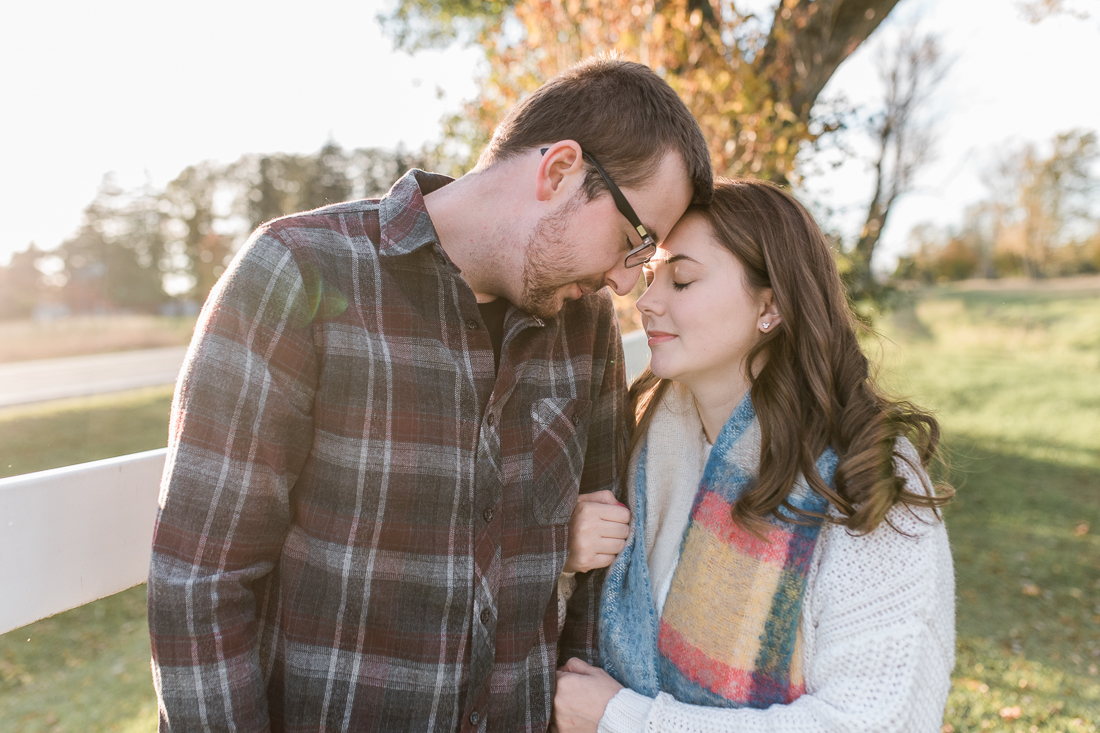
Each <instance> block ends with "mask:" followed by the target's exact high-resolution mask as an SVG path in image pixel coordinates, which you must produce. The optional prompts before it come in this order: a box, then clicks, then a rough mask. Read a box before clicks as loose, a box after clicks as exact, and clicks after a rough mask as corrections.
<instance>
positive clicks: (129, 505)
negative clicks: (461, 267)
mask: <svg viewBox="0 0 1100 733" xmlns="http://www.w3.org/2000/svg"><path fill="white" fill-rule="evenodd" d="M623 351H624V353H625V354H626V371H627V375H628V377H629V378H631V379H632V378H633V377H635V376H636V375H637V374H638V373H639V372H641V371H642V369H644V368H645V365H646V363H648V361H649V347H648V346H647V345H646V341H645V335H644V334H643V333H642V332H641V331H636V332H633V333H629V334H627V335H626V336H624V337H623ZM166 454H167V451H166V450H165V449H164V448H160V449H158V450H151V451H146V452H144V453H134V454H133V455H129V456H121V457H119V458H108V459H106V460H102V461H93V462H91V463H81V464H78V465H75V466H66V467H64V468H55V469H52V470H49V471H40V472H38V473H29V474H24V475H22V476H13V477H11V478H5V479H0V634H2V633H4V632H7V631H11V630H12V629H17V628H19V627H20V626H25V625H26V624H29V623H31V622H33V621H37V620H38V619H41V618H45V617H47V616H52V615H54V614H55V613H60V612H62V611H67V610H68V609H70V608H76V607H77V606H82V605H84V604H85V603H91V602H92V601H95V600H98V599H100V598H103V597H105V596H109V595H111V594H113V593H118V592H119V591H122V590H126V589H127V588H130V587H132V586H135V585H138V584H139V583H144V582H145V578H146V575H147V573H148V570H149V554H150V549H151V545H152V539H153V520H154V519H155V518H156V513H157V497H158V495H159V493H160V477H161V474H162V473H163V471H164V460H165V455H166Z"/></svg>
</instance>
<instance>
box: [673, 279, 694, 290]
mask: <svg viewBox="0 0 1100 733" xmlns="http://www.w3.org/2000/svg"><path fill="white" fill-rule="evenodd" d="M688 285H691V282H686V283H681V282H676V281H675V280H673V281H672V289H673V290H676V291H680V290H685V289H687V286H688Z"/></svg>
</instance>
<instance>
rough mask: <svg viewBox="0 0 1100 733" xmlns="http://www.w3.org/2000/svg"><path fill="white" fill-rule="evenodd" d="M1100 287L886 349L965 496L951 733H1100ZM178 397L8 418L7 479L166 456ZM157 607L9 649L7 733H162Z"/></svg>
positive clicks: (936, 294)
mask: <svg viewBox="0 0 1100 733" xmlns="http://www.w3.org/2000/svg"><path fill="white" fill-rule="evenodd" d="M1090 287H1091V289H1084V288H1083V289H1081V290H1078V291H1074V290H1072V289H1069V290H1062V291H1056V292H1051V291H1028V290H1020V291H979V290H965V289H952V288H938V289H935V290H932V291H930V292H928V293H926V294H925V295H924V297H923V299H922V300H921V302H920V303H919V305H918V307H917V309H916V313H915V315H916V316H917V317H918V318H919V321H920V323H921V324H923V326H924V327H925V328H926V332H923V333H922V331H921V329H919V328H914V327H913V326H914V323H913V319H912V316H913V314H909V317H908V318H905V317H898V318H892V319H888V320H886V321H885V322H884V323H883V324H882V327H883V331H884V333H885V335H886V337H887V339H886V340H885V341H883V343H882V345H881V347H874V348H875V349H876V350H880V351H881V359H882V363H883V367H882V378H883V379H884V380H885V381H887V382H888V383H889V384H891V385H892V386H893V387H894V388H895V389H896V390H897V391H899V392H902V393H904V394H906V395H909V396H912V397H913V398H914V399H916V400H917V401H918V402H920V403H921V404H924V405H926V406H928V407H931V408H934V409H935V410H936V411H937V413H938V415H939V417H940V419H941V420H942V422H943V425H944V432H945V445H946V448H947V451H948V454H949V458H950V460H951V462H952V466H953V474H952V481H953V483H955V485H956V486H957V487H958V489H959V494H958V498H957V500H956V501H955V502H954V503H953V504H952V505H951V506H950V507H949V508H948V509H947V511H946V516H947V522H948V531H949V532H950V535H951V542H952V547H953V550H954V556H955V571H956V576H957V581H958V600H959V605H958V664H957V666H956V669H955V675H954V682H955V684H954V686H953V689H952V693H951V697H950V699H949V701H948V708H947V714H946V716H945V730H947V731H955V732H957V733H961V732H962V731H975V732H981V731H1020V732H1030V731H1062V732H1063V733H1071V732H1072V733H1078V732H1083V731H1096V730H1097V728H1098V727H1100V712H1098V711H1100V669H1098V667H1100V288H1097V287H1095V285H1093V286H1090ZM929 334H930V335H929ZM168 399H169V394H168V391H167V390H161V391H160V393H159V394H158V393H157V391H155V390H152V391H146V392H142V393H136V394H132V395H129V396H126V397H113V398H99V401H96V400H90V401H81V402H74V403H68V404H66V405H63V406H61V407H55V408H50V409H48V410H47V409H37V410H32V409H27V410H24V411H23V412H21V413H14V412H10V411H9V412H0V456H8V457H10V459H7V458H5V459H4V461H3V464H4V466H6V465H8V464H11V466H12V468H11V469H10V470H9V471H8V473H10V472H11V471H14V470H15V469H16V468H17V467H22V468H21V471H25V470H36V469H39V468H48V467H51V466H55V465H65V464H67V463H72V462H75V461H77V460H91V459H93V458H100V457H106V456H109V455H118V454H120V453H129V452H133V451H138V450H145V449H148V448H155V447H157V446H159V445H163V444H164V440H165V435H166V426H165V421H166V419H167V413H168ZM39 446H44V447H41V448H40V447H39ZM74 456H79V458H74ZM0 468H2V467H0ZM21 471H20V472H21ZM5 475H6V474H5ZM144 600H145V592H144V588H141V587H139V588H134V589H132V590H129V591H126V592H125V593H120V594H118V595H116V596H112V597H111V598H107V599H104V600H102V601H99V602H97V603H93V604H89V605H87V606H84V607H82V608H78V609H75V610H73V611H69V612H67V613H64V614H60V615H58V616H55V617H54V618H51V619H47V620H45V621H40V622H38V623H36V624H32V625H30V626H27V627H25V628H23V629H19V630H17V631H13V632H11V633H9V634H6V635H3V636H0V731H101V730H102V731H139V730H141V731H147V730H152V729H153V728H154V727H155V725H156V722H155V721H156V705H155V700H154V699H153V694H152V684H151V682H150V681H149V672H148V659H149V653H148V632H147V630H146V627H145V606H144ZM28 639H29V641H28Z"/></svg>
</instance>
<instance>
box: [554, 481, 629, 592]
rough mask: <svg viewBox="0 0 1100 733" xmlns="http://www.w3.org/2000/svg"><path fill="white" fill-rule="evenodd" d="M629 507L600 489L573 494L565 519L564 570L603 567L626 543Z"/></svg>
mask: <svg viewBox="0 0 1100 733" xmlns="http://www.w3.org/2000/svg"><path fill="white" fill-rule="evenodd" d="M629 533H630V510H629V509H627V508H626V507H625V506H623V505H622V504H620V503H619V502H618V501H616V499H615V495H614V494H613V493H611V492H610V491H608V490H606V489H604V490H603V491H593V492H592V493H590V494H581V495H580V496H578V497H577V505H576V506H575V507H573V516H572V517H571V518H570V519H569V555H568V556H567V557H566V559H565V571H566V572H568V573H584V572H588V571H589V570H594V569H596V568H606V567H607V566H608V565H610V564H611V563H612V562H614V560H615V556H616V555H618V554H619V553H620V552H622V551H623V547H625V546H626V537H627V535H628V534H629Z"/></svg>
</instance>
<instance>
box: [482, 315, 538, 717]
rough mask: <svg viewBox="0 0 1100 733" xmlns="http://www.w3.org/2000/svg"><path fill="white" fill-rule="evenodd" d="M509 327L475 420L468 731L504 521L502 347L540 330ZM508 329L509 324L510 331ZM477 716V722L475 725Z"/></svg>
mask: <svg viewBox="0 0 1100 733" xmlns="http://www.w3.org/2000/svg"><path fill="white" fill-rule="evenodd" d="M520 317H521V318H522V319H523V320H521V321H520V322H519V323H518V324H517V323H515V321H514V317H513V319H512V323H509V321H508V320H506V321H505V333H504V339H503V343H502V344H501V357H500V369H499V370H498V376H497V380H496V382H495V383H494V388H493V393H492V395H491V396H490V398H489V403H488V405H487V406H486V409H485V414H484V416H483V417H482V421H481V430H480V434H479V440H478V449H477V465H476V467H475V472H474V475H475V479H474V481H475V491H474V493H475V496H476V497H477V501H478V502H479V503H478V504H477V506H478V507H480V509H481V512H480V514H478V513H477V512H476V511H475V513H474V609H473V611H474V613H473V624H472V625H473V628H472V632H473V633H472V634H471V640H472V644H471V654H470V687H469V690H468V694H469V697H468V698H467V699H468V700H470V701H471V704H470V707H471V708H473V710H472V711H471V713H470V716H469V717H468V718H467V720H468V722H469V724H470V725H471V727H472V728H473V729H477V730H484V729H485V727H486V726H487V724H488V722H487V717H488V716H487V712H488V711H487V707H488V700H489V679H490V677H491V676H492V670H493V662H494V660H495V658H496V631H497V620H498V619H497V611H498V606H497V596H498V593H499V590H500V581H501V563H502V559H501V542H502V534H503V530H504V517H503V516H502V514H501V506H502V502H503V497H504V475H503V466H502V457H501V445H500V437H501V434H500V431H501V428H502V427H503V426H502V425H501V422H502V420H501V410H502V409H503V406H504V405H505V404H507V402H508V400H509V398H510V397H511V396H512V393H513V392H514V391H515V388H516V385H517V381H516V371H515V369H514V368H512V365H511V364H510V363H509V361H508V357H507V354H508V346H509V344H510V343H511V342H512V341H513V340H514V338H515V336H516V335H518V334H519V333H520V332H522V331H523V330H525V329H526V328H530V327H541V326H542V325H543V322H542V321H541V320H539V319H537V318H534V317H531V316H527V315H521V316H520ZM509 326H512V327H511V328H510V327H509ZM475 713H476V714H477V718H476V719H477V720H478V721H479V723H475V722H474V720H475V718H474V715H475Z"/></svg>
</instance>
